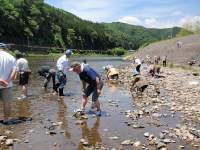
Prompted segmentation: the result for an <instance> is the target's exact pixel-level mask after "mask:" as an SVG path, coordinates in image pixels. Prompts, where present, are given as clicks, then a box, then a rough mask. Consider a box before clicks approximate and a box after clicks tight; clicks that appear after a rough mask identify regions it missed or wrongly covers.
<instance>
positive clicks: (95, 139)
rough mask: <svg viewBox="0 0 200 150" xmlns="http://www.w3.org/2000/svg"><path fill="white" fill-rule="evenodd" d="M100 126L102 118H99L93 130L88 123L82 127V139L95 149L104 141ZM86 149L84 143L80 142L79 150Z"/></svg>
mask: <svg viewBox="0 0 200 150" xmlns="http://www.w3.org/2000/svg"><path fill="white" fill-rule="evenodd" d="M99 126H100V117H97V118H96V120H95V122H94V124H93V126H92V127H91V128H89V127H88V123H87V121H85V123H84V124H83V125H82V126H81V132H82V134H81V139H84V140H85V141H86V142H88V145H89V146H90V147H91V148H93V149H95V148H98V147H99V146H100V145H101V142H102V139H101V135H100V133H99V131H98V128H99ZM82 149H84V142H80V143H79V146H78V150H82Z"/></svg>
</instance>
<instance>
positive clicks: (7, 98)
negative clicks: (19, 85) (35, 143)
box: [0, 89, 12, 121]
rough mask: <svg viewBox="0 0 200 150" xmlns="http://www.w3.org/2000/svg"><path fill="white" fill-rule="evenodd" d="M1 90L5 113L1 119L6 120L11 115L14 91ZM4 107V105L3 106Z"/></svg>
mask: <svg viewBox="0 0 200 150" xmlns="http://www.w3.org/2000/svg"><path fill="white" fill-rule="evenodd" d="M3 90H4V89H2V90H0V97H2V100H1V98H0V105H2V106H3V111H1V112H3V115H2V118H0V120H1V121H6V120H8V119H9V118H10V116H11V101H12V93H11V91H10V90H7V89H6V90H5V91H4V92H3ZM1 108H2V107H1Z"/></svg>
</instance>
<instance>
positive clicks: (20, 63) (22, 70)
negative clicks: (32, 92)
mask: <svg viewBox="0 0 200 150" xmlns="http://www.w3.org/2000/svg"><path fill="white" fill-rule="evenodd" d="M15 57H16V58H17V73H18V75H19V85H20V86H21V88H22V94H21V98H22V99H24V98H26V97H27V96H28V81H29V75H30V73H31V71H30V69H29V65H28V60H27V59H25V58H23V54H22V53H16V56H15Z"/></svg>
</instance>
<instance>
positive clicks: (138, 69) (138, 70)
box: [136, 64, 141, 73]
mask: <svg viewBox="0 0 200 150" xmlns="http://www.w3.org/2000/svg"><path fill="white" fill-rule="evenodd" d="M140 66H141V64H139V65H137V66H136V71H137V72H138V73H140Z"/></svg>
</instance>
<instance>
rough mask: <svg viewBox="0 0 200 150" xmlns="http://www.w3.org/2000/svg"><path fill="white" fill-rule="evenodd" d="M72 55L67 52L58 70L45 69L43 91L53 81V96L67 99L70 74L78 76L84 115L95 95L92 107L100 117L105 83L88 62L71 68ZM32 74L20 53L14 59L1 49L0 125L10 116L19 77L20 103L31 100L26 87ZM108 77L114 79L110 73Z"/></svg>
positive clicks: (60, 61)
mask: <svg viewBox="0 0 200 150" xmlns="http://www.w3.org/2000/svg"><path fill="white" fill-rule="evenodd" d="M72 54H73V53H72V50H69V49H68V50H66V52H65V54H64V55H62V56H61V57H60V58H59V59H58V60H57V63H56V66H55V68H56V69H54V68H50V67H48V66H43V67H41V68H40V69H39V70H38V74H39V75H40V76H43V77H44V78H45V80H44V84H43V88H47V86H48V83H49V82H50V80H51V79H52V83H53V92H54V93H56V94H58V95H59V97H60V98H62V97H63V96H65V95H64V92H63V91H64V87H65V85H66V83H67V72H68V71H72V72H74V73H76V74H78V75H79V78H80V80H81V87H82V88H81V89H82V103H81V108H80V111H81V113H83V114H84V113H85V108H86V104H87V103H88V97H89V96H90V95H91V94H92V102H93V105H92V106H93V108H96V115H97V116H101V107H100V102H99V100H98V97H99V96H100V95H101V92H102V88H103V85H104V83H103V80H102V78H101V76H100V75H99V74H98V73H97V72H96V71H95V70H94V69H93V68H92V67H91V66H90V65H88V64H86V61H85V62H84V63H80V62H72V63H71V65H69V58H70V57H71V55H72ZM16 59H17V60H16ZM109 69H110V68H109ZM109 69H108V70H109ZM111 72H112V71H111ZM30 74H31V70H30V68H29V64H28V61H27V59H25V58H24V57H23V55H22V54H21V53H17V54H16V58H15V57H14V56H12V55H11V54H9V53H8V52H7V48H6V47H0V102H1V101H2V102H3V115H2V114H1V113H0V121H1V122H2V121H5V120H8V119H9V116H10V113H11V112H10V111H11V110H10V108H11V107H10V106H9V105H10V101H11V100H12V87H13V83H12V81H13V80H15V79H16V78H17V76H19V85H20V86H21V89H22V94H21V97H20V99H21V98H23V99H25V98H26V97H27V96H28V89H27V85H28V81H29V76H30ZM108 77H109V78H110V77H112V75H111V74H110V71H109V73H108Z"/></svg>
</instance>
